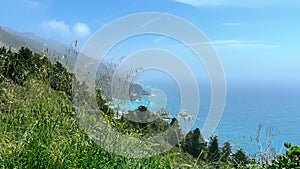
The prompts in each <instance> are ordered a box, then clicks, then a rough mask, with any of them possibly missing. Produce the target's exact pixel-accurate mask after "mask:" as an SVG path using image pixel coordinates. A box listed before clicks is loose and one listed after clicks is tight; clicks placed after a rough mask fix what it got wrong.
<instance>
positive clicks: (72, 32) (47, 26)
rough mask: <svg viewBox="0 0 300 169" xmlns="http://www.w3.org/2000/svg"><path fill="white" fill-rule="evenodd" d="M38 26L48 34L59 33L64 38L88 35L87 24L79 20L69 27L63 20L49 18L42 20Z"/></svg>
mask: <svg viewBox="0 0 300 169" xmlns="http://www.w3.org/2000/svg"><path fill="white" fill-rule="evenodd" d="M40 26H41V28H42V29H44V30H45V31H46V33H47V34H48V35H55V36H56V35H59V36H61V37H65V38H68V37H73V38H85V37H87V36H88V35H90V28H89V27H88V25H87V24H85V23H81V22H77V23H76V24H75V25H74V26H73V27H70V26H69V25H68V24H66V23H65V22H63V21H57V20H50V21H46V22H43V23H42V24H41V25H40Z"/></svg>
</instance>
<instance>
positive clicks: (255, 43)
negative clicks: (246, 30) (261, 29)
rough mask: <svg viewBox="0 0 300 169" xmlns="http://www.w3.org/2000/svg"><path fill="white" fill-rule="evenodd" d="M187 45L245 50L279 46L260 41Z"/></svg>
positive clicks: (223, 41)
mask: <svg viewBox="0 0 300 169" xmlns="http://www.w3.org/2000/svg"><path fill="white" fill-rule="evenodd" d="M187 45H193V46H195V45H213V46H214V47H216V48H220V49H245V48H255V49H259V48H278V47H280V46H279V45H273V44H264V43H262V42H258V41H246V40H215V41H210V42H199V43H193V44H187Z"/></svg>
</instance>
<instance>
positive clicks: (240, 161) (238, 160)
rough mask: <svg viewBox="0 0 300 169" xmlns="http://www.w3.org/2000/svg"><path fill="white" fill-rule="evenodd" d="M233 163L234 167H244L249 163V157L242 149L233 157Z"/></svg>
mask: <svg viewBox="0 0 300 169" xmlns="http://www.w3.org/2000/svg"><path fill="white" fill-rule="evenodd" d="M233 161H234V162H235V164H236V165H246V164H248V163H249V157H248V156H247V155H246V153H245V152H244V151H243V149H239V150H238V151H236V153H235V154H234V155H233Z"/></svg>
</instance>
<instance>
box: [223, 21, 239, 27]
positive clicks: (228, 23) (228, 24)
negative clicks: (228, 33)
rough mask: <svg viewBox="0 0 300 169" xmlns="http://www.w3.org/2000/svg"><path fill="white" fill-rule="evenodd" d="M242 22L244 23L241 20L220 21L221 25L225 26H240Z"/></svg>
mask: <svg viewBox="0 0 300 169" xmlns="http://www.w3.org/2000/svg"><path fill="white" fill-rule="evenodd" d="M243 24H244V23H241V22H224V23H221V25H222V26H227V27H234V26H241V25H243Z"/></svg>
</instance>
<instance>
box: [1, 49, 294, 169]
mask: <svg viewBox="0 0 300 169" xmlns="http://www.w3.org/2000/svg"><path fill="white" fill-rule="evenodd" d="M73 82H75V84H77V85H79V86H81V88H80V89H82V91H76V92H78V93H79V94H80V95H82V97H88V96H86V95H88V93H86V92H84V88H85V85H84V84H80V83H79V82H77V81H76V78H75V76H74V74H72V73H70V72H68V71H67V69H66V68H65V67H64V66H63V64H61V63H60V62H58V61H55V62H51V61H49V59H48V58H47V57H46V56H44V55H41V54H37V53H33V52H32V51H30V50H29V49H28V48H21V49H20V50H19V51H18V52H12V51H10V50H9V49H6V48H4V47H2V48H0V167H1V168H261V167H264V168H297V167H298V168H299V167H300V162H299V161H300V147H299V146H292V145H291V144H290V143H286V144H285V146H286V148H287V152H286V154H284V155H278V156H276V158H275V159H273V162H272V163H267V164H266V163H261V164H262V166H260V165H259V162H256V161H255V160H254V159H251V158H249V157H248V156H247V155H246V154H245V152H244V151H243V150H242V149H240V150H238V151H236V152H232V150H231V145H230V143H229V142H226V143H225V144H224V145H223V146H220V145H219V143H218V137H217V136H212V137H211V138H210V140H209V141H208V142H206V141H205V140H204V139H203V137H202V135H201V132H200V130H199V129H198V128H197V129H195V130H194V131H190V132H189V133H188V134H187V135H186V136H185V138H184V139H183V140H182V141H180V142H176V141H177V140H178V138H181V137H183V135H182V134H181V132H180V128H179V126H178V123H177V120H176V119H175V118H173V119H172V122H171V123H170V124H168V123H166V122H165V121H164V120H161V119H158V120H155V121H153V122H149V123H137V122H133V121H130V120H127V118H124V117H121V118H115V112H114V111H113V110H112V109H110V108H109V106H107V104H106V103H107V101H106V98H105V97H103V96H102V93H101V90H96V91H95V92H96V96H97V103H98V106H99V110H98V113H100V114H101V115H102V116H104V117H105V119H106V120H107V124H108V125H110V127H114V128H115V129H116V130H117V131H119V132H121V133H123V134H126V135H130V136H134V137H147V138H151V137H153V136H154V135H155V134H156V133H160V132H162V131H165V130H166V129H167V128H168V127H169V126H170V125H172V126H175V130H174V131H173V133H169V134H171V137H170V140H168V142H169V143H170V144H172V145H175V146H174V148H173V149H171V150H169V151H167V152H163V153H161V154H157V155H155V156H152V157H149V158H145V159H135V158H126V157H122V156H118V155H115V154H112V153H109V152H107V151H106V150H105V149H104V148H103V147H101V146H100V145H99V144H97V143H95V142H94V141H93V140H92V139H91V138H90V137H89V136H88V135H87V134H86V132H85V131H84V129H82V128H81V127H80V125H79V121H78V118H77V116H76V113H75V111H74V110H75V108H74V105H73V100H72V92H73V91H72V83H73ZM78 93H77V94H78ZM129 114H131V115H133V116H135V117H133V118H147V117H148V116H151V112H149V111H148V110H147V108H146V107H143V106H140V107H139V109H138V110H135V111H133V112H129ZM131 119H132V118H131Z"/></svg>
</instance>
